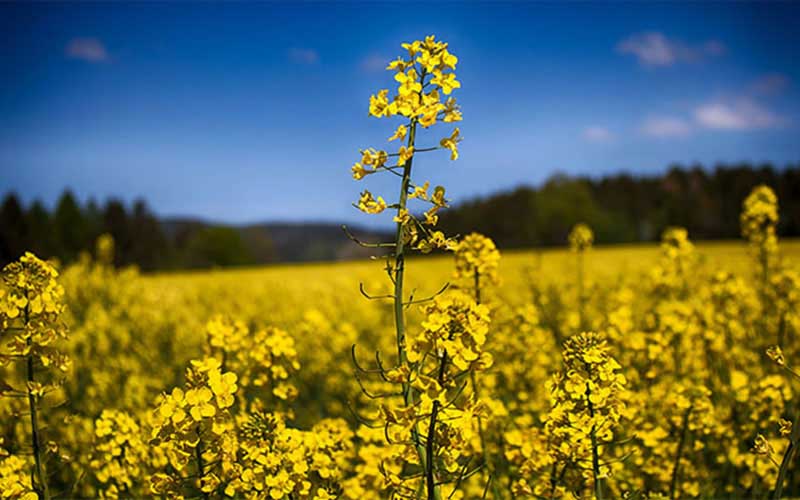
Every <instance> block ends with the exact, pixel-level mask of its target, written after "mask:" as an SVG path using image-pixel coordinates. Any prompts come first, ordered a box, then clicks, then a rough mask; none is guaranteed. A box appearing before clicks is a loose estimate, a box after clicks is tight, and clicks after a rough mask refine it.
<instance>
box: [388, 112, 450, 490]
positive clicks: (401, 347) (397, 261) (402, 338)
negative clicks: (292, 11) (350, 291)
mask: <svg viewBox="0 0 800 500" xmlns="http://www.w3.org/2000/svg"><path fill="white" fill-rule="evenodd" d="M416 135H417V121H416V120H415V119H412V120H411V124H410V127H409V132H408V143H407V146H406V147H408V148H413V147H414V143H415V140H416ZM413 161H414V157H413V156H412V157H411V158H409V159H408V160H407V161H406V163H405V165H403V177H402V180H401V182H400V200H399V202H398V205H397V213H398V215H399V214H400V213H401V212H403V211H405V210H406V207H407V205H408V189H409V186H410V184H411V167H412V164H413ZM404 276H405V242H404V241H403V223H402V222H398V223H397V233H396V236H395V257H394V297H393V300H394V323H395V332H396V341H397V358H398V363H399V364H400V365H401V366H402V365H405V364H407V363H408V356H407V354H406V327H405V315H404V313H403V279H404ZM413 399H414V396H413V394H412V393H411V385H410V384H409V383H408V382H407V381H406V382H403V402H404V404H405V405H406V407H409V406H412V405H413V404H414V401H413ZM411 434H412V436H411V437H412V440H413V441H414V443H415V446H416V448H417V454H418V455H419V459H420V464H421V465H422V468H423V469H424V470H425V475H426V477H427V476H429V475H432V474H433V464H432V463H430V461H429V460H428V455H429V453H428V452H427V450H426V449H425V447H423V446H422V444H421V442H420V438H419V430H418V428H417V425H416V424H415V425H414V427H413V428H412V429H411ZM429 441H430V439H429ZM432 484H433V486H432V491H429V492H428V496H429V498H433V499H436V500H438V499H439V498H441V493H440V488H439V486H438V485H437V484H436V482H435V481H433V483H432ZM428 488H429V489H430V488H431V483H429V485H428ZM431 495H433V496H431Z"/></svg>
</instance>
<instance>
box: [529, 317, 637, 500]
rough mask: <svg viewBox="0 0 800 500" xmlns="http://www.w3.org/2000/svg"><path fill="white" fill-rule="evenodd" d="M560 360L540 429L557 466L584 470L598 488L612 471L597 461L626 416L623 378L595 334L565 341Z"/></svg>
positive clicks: (605, 346) (600, 337)
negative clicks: (561, 360) (561, 363)
mask: <svg viewBox="0 0 800 500" xmlns="http://www.w3.org/2000/svg"><path fill="white" fill-rule="evenodd" d="M563 357H564V368H563V370H562V371H561V372H559V373H558V374H556V375H555V376H554V378H553V380H552V382H550V383H549V390H550V401H551V407H550V412H549V413H548V415H547V418H546V420H545V427H544V428H545V432H546V433H547V435H548V438H549V442H550V450H549V452H550V453H552V454H553V456H554V458H555V459H556V461H557V462H558V463H560V464H570V466H574V467H576V468H577V469H578V470H580V471H582V472H583V475H584V476H585V477H587V478H589V479H590V480H591V481H592V483H593V486H594V488H595V489H597V487H598V484H597V483H598V482H599V481H601V480H602V479H603V478H606V477H608V476H609V474H610V472H611V468H610V465H609V464H608V463H605V462H602V461H601V460H600V458H599V457H600V455H602V452H603V450H604V449H605V444H606V443H610V442H611V441H613V440H614V436H615V432H616V429H617V427H618V425H619V424H620V420H621V419H622V417H623V414H624V413H625V403H624V401H623V396H624V391H625V384H626V378H625V376H624V375H622V374H620V373H619V370H620V368H621V367H620V365H619V363H618V362H617V361H616V360H615V359H614V358H613V357H612V356H611V355H610V353H609V346H608V343H607V342H606V340H605V339H604V338H603V336H602V335H600V334H598V333H594V332H586V333H580V334H577V335H574V336H572V337H570V338H568V339H567V340H566V342H564V350H563Z"/></svg>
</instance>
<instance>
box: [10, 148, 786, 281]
mask: <svg viewBox="0 0 800 500" xmlns="http://www.w3.org/2000/svg"><path fill="white" fill-rule="evenodd" d="M758 184H767V185H769V186H770V187H772V188H773V189H774V190H775V192H776V194H777V195H778V198H779V200H780V212H781V221H780V225H779V228H778V229H779V234H780V235H781V236H784V237H786V236H800V165H789V166H786V167H785V168H775V167H774V166H771V165H760V166H753V165H749V164H741V165H721V166H717V167H716V168H714V169H704V168H702V167H701V166H692V167H683V166H679V165H676V166H672V167H670V168H669V169H668V170H667V171H666V172H665V173H662V174H659V175H645V176H642V175H632V174H625V173H621V174H616V175H610V176H604V177H600V178H597V179H594V178H589V177H570V176H565V175H554V176H552V177H551V178H550V179H548V180H547V181H546V182H545V183H544V184H542V185H540V186H537V187H532V186H525V187H519V188H517V189H514V190H512V191H507V192H500V193H496V194H493V195H491V196H488V197H485V198H480V199H475V200H471V201H467V202H464V203H460V204H458V205H456V206H454V207H452V208H451V209H449V210H446V211H443V212H442V213H441V221H440V225H441V226H442V228H443V230H444V231H445V233H446V234H462V235H463V234H467V233H470V232H472V231H477V232H480V233H483V234H485V235H487V236H489V237H491V238H492V239H494V240H495V242H496V243H497V245H498V246H499V247H500V248H525V247H534V246H554V245H564V244H565V241H566V237H567V233H568V232H569V230H570V228H571V227H572V226H573V225H574V224H575V223H577V222H586V223H588V224H589V225H590V226H591V227H592V228H593V229H594V231H595V235H596V241H597V243H599V244H603V243H625V242H645V241H655V240H657V239H658V237H659V235H660V234H661V231H662V230H663V229H664V228H665V227H667V226H670V225H678V226H683V227H686V228H687V229H688V230H689V234H690V236H691V238H692V239H695V240H704V239H730V238H737V237H738V236H739V211H740V209H741V204H742V200H744V198H745V197H746V196H747V194H748V193H749V192H750V190H751V189H752V188H753V187H754V186H756V185H758ZM351 231H352V232H353V233H354V234H355V235H356V236H357V237H358V238H359V239H365V240H369V239H382V238H384V237H385V235H383V234H381V232H380V231H367V230H363V229H358V228H351ZM387 232H388V231H387ZM103 233H109V234H111V235H112V236H113V237H114V240H115V243H116V252H115V264H117V265H118V266H125V265H131V264H135V265H137V266H139V267H140V268H141V269H143V270H145V271H151V270H157V269H185V268H207V267H215V266H221V267H225V266H237V265H253V264H264V263H270V262H286V261H311V260H340V259H347V258H353V257H357V256H359V255H361V254H360V253H359V251H360V250H359V249H358V248H357V247H356V245H354V244H352V242H351V241H350V240H349V239H347V237H346V236H345V234H344V233H343V232H342V231H341V229H340V227H339V225H338V224H266V223H265V224H255V225H248V226H232V225H222V224H210V223H207V222H203V221H199V220H187V219H181V220H178V219H168V220H159V219H158V218H157V217H156V216H155V215H154V214H153V213H152V212H151V211H150V210H149V208H148V207H147V204H146V203H145V202H144V201H142V200H139V201H136V202H134V203H133V204H132V205H131V206H126V205H125V204H124V203H123V202H121V201H119V200H116V199H110V200H108V201H106V202H105V203H104V204H103V205H102V206H101V205H99V204H98V203H96V202H95V201H93V200H89V201H88V202H86V203H85V204H81V203H80V202H79V201H78V200H77V199H76V197H75V196H74V195H73V194H72V193H71V192H70V191H65V192H64V193H63V195H62V196H61V198H60V199H59V200H58V202H57V203H56V205H55V206H54V207H53V208H52V209H48V208H47V207H46V206H45V205H44V204H43V203H41V202H39V201H34V202H33V203H31V204H30V205H29V206H24V205H23V204H22V203H21V202H20V200H19V199H18V197H17V196H16V195H14V194H13V193H9V194H7V195H6V196H5V198H4V199H3V202H2V206H0V264H3V265H4V264H5V263H7V262H10V261H12V260H15V259H17V258H18V257H19V256H20V255H21V254H22V253H23V252H24V251H25V250H32V251H33V252H35V253H36V254H37V255H40V256H43V257H48V258H50V257H56V258H58V259H59V260H61V261H62V262H70V261H73V260H75V259H76V258H78V256H79V254H80V252H81V251H84V250H87V249H91V248H92V246H93V242H94V241H95V240H96V239H97V237H98V236H99V235H101V234H103Z"/></svg>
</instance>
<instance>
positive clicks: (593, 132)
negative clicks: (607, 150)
mask: <svg viewBox="0 0 800 500" xmlns="http://www.w3.org/2000/svg"><path fill="white" fill-rule="evenodd" d="M583 138H584V139H586V140H587V141H589V142H610V141H611V140H613V139H614V134H613V133H612V132H611V131H610V130H608V129H607V128H606V127H601V126H596V125H595V126H591V127H586V128H585V129H584V130H583Z"/></svg>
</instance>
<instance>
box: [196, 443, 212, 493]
mask: <svg viewBox="0 0 800 500" xmlns="http://www.w3.org/2000/svg"><path fill="white" fill-rule="evenodd" d="M194 456H195V459H197V477H198V481H199V482H200V491H201V492H202V493H203V498H205V499H208V498H209V496H208V493H206V492H204V491H202V488H203V477H205V464H204V463H203V440H202V439H201V438H200V428H199V427H198V428H197V446H195V448H194Z"/></svg>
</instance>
